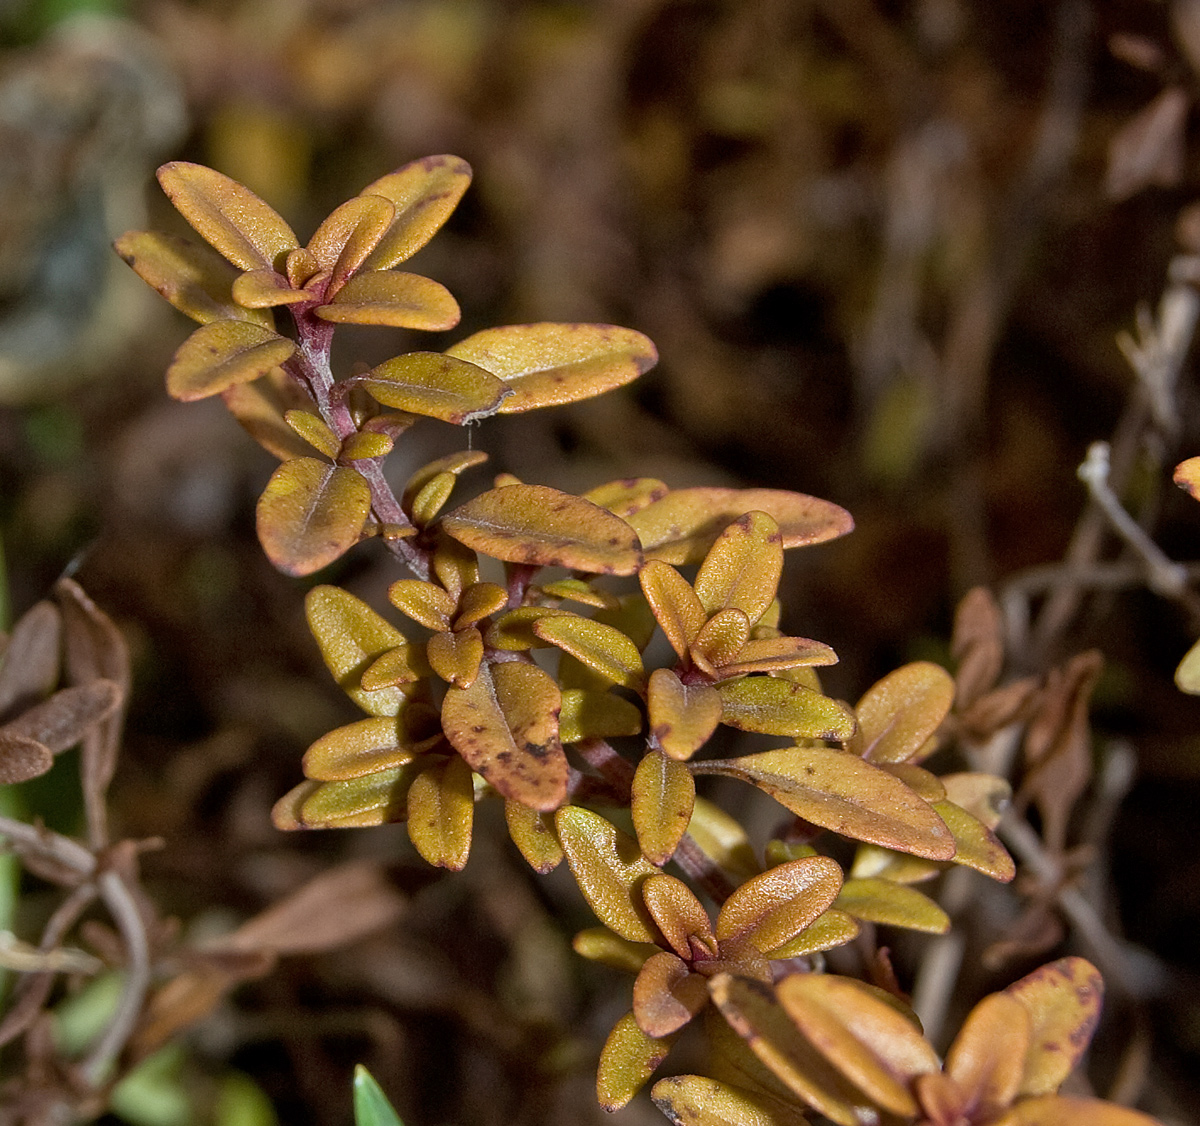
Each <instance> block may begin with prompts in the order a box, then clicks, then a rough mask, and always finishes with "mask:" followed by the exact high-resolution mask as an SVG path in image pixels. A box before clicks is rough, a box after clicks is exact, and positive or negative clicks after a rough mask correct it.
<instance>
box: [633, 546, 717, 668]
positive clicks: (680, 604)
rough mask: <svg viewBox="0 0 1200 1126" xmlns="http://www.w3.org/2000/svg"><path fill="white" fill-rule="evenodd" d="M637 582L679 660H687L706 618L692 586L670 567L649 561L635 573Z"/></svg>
mask: <svg viewBox="0 0 1200 1126" xmlns="http://www.w3.org/2000/svg"><path fill="white" fill-rule="evenodd" d="M638 581H639V582H640V583H641V584H642V593H643V594H644V595H645V598H646V601H647V603H649V605H650V609H651V610H652V611H653V613H654V617H655V619H656V620H657V622H658V624H659V625H660V626H661V627H662V631H663V633H665V634H666V635H667V640H668V641H669V642H670V643H671V648H672V649H674V650H675V652H676V653H677V654H678V655H679V656H680V657H687V656H688V654H689V651H690V649H691V645H692V642H693V641H695V640H696V634H698V633H699V632H700V627H701V626H702V625H704V622H705V620H706V618H707V617H708V615H707V614H705V612H704V607H703V606H701V605H700V599H699V598H697V597H696V592H695V591H694V590H693V589H692V584H691V583H689V582H688V581H687V579H685V578H684V577H683V576H682V575H681V574H680V573H679V572H678V571H676V570H675V568H674V567H672V566H671V565H670V564H668V563H660V562H658V560H656V559H651V560H649V561H648V562H647V563H646V565H645V566H644V567H643V568H642V569H641V571H640V572H638Z"/></svg>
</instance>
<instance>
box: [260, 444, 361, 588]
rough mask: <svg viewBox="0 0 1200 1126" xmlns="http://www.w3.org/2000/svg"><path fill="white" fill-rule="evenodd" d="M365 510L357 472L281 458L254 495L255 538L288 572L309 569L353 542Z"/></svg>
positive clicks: (302, 572) (313, 461) (315, 568)
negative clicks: (258, 495) (260, 493)
mask: <svg viewBox="0 0 1200 1126" xmlns="http://www.w3.org/2000/svg"><path fill="white" fill-rule="evenodd" d="M370 511H371V487H370V486H369V485H368V484H367V482H366V481H365V480H364V479H363V476H362V474H361V473H359V472H358V471H357V470H354V469H348V468H346V467H345V466H342V465H329V464H328V463H327V462H323V461H317V460H316V458H311V457H298V458H294V459H293V460H292V461H285V462H284V463H283V464H282V465H281V466H279V468H278V469H276V470H275V472H274V473H272V474H271V479H270V481H268V482H267V487H266V489H264V490H263V494H262V496H261V497H259V500H258V509H257V513H256V515H257V523H258V539H259V542H260V543H261V544H262V547H263V551H264V552H265V553H266V556H267V558H268V559H269V560H270V561H271V562H272V563H273V564H274V565H275V566H276V567H277V568H278V569H279V570H281V571H283V572H284V573H285V574H288V575H311V574H312V573H313V572H314V571H319V570H320V569H321V568H322V567H326V566H328V565H329V564H330V563H332V562H333V561H334V560H335V559H339V558H340V557H341V556H342V555H344V554H345V553H346V552H347V551H349V550H350V548H352V547H353V546H354V545H355V544H356V543H357V542H358V538H359V536H360V535H361V533H362V529H363V525H364V524H365V523H366V520H367V515H368V514H369V513H370Z"/></svg>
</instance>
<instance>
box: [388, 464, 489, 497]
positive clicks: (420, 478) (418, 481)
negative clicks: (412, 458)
mask: <svg viewBox="0 0 1200 1126" xmlns="http://www.w3.org/2000/svg"><path fill="white" fill-rule="evenodd" d="M487 459H488V455H487V454H485V453H484V452H483V451H482V450H459V451H458V452H457V453H452V454H446V455H445V456H444V457H439V458H435V459H434V460H433V461H431V462H429V463H428V464H426V465H422V466H421V468H420V469H418V470H417V471H416V472H415V473H414V474H413V475H412V476H411V477H410V478H409V479H408V480H407V481H406V482H405V484H404V491H403V493H402V494H401V496H400V503H401V505H403V506H404V508H405V509H406V510H408V509H409V508H410V507H411V505H412V502H413V498H414V497H416V496H417V494H418V493H419V492H420V491H421V490H422V489H424V488H425V486H426V485H428V484H429V482H430V481H432V480H433V479H434V478H435V477H440V476H441V475H442V474H443V473H452V474H454V476H456V477H457V476H458V475H459V474H460V473H463V472H465V471H466V470H468V469H470V468H472V467H473V466H476V465H482V464H483V463H484V462H485V461H487Z"/></svg>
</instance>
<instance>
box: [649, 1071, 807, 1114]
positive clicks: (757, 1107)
mask: <svg viewBox="0 0 1200 1126" xmlns="http://www.w3.org/2000/svg"><path fill="white" fill-rule="evenodd" d="M650 1095H651V1098H652V1099H653V1100H654V1105H655V1106H656V1107H658V1109H659V1110H661V1111H662V1112H663V1114H665V1115H666V1116H667V1118H668V1119H670V1121H671V1122H672V1123H673V1124H674V1126H805V1124H806V1123H807V1121H808V1119H806V1118H805V1117H804V1115H802V1114H801V1113H800V1112H799V1111H797V1110H793V1109H792V1108H791V1107H789V1106H788V1105H787V1104H786V1103H783V1102H780V1101H779V1100H778V1099H775V1098H772V1097H771V1096H769V1095H767V1094H765V1093H764V1092H751V1091H745V1090H742V1089H741V1088H739V1087H734V1086H730V1085H729V1084H726V1083H719V1082H718V1081H717V1080H716V1079H706V1078H705V1077H704V1076H702V1075H673V1076H672V1077H671V1078H670V1079H660V1080H659V1081H658V1082H657V1083H655V1084H654V1089H653V1090H652V1091H651V1093H650Z"/></svg>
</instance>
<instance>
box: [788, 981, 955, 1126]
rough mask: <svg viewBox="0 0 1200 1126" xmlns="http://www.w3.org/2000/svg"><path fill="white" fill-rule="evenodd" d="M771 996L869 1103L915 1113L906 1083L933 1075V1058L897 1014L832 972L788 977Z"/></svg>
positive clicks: (855, 983) (909, 1024) (859, 985)
mask: <svg viewBox="0 0 1200 1126" xmlns="http://www.w3.org/2000/svg"><path fill="white" fill-rule="evenodd" d="M776 992H777V995H778V997H779V1003H780V1004H781V1005H782V1006H783V1008H784V1010H785V1011H786V1012H787V1014H788V1016H789V1017H791V1018H792V1020H793V1021H794V1022H795V1024H796V1026H797V1028H798V1029H799V1030H800V1032H801V1033H802V1034H803V1035H804V1036H805V1038H806V1039H807V1040H808V1041H809V1042H810V1043H811V1044H812V1045H813V1046H814V1047H815V1048H816V1049H817V1050H818V1051H819V1052H820V1053H821V1055H822V1056H824V1057H825V1059H826V1060H828V1061H829V1062H830V1063H831V1064H832V1065H833V1066H834V1067H836V1068H837V1069H838V1071H839V1072H841V1073H842V1075H844V1076H845V1077H846V1078H847V1079H849V1080H850V1081H851V1082H852V1083H853V1084H854V1085H855V1087H857V1088H858V1089H859V1090H861V1091H863V1092H864V1093H865V1094H866V1095H867V1096H868V1097H869V1099H870V1101H871V1102H872V1103H874V1104H875V1105H877V1106H880V1107H882V1108H883V1109H884V1110H888V1111H890V1112H891V1113H893V1114H899V1115H905V1116H909V1115H915V1114H917V1104H916V1103H915V1102H914V1101H913V1097H912V1095H911V1094H910V1093H909V1085H910V1084H911V1082H912V1080H913V1079H914V1078H915V1077H916V1076H918V1075H922V1074H925V1073H928V1072H931V1071H936V1070H937V1069H938V1058H937V1053H936V1052H934V1050H933V1048H932V1047H931V1046H930V1044H929V1042H928V1041H927V1040H926V1039H925V1038H924V1037H923V1036H922V1035H921V1033H920V1032H919V1031H918V1030H917V1027H916V1026H915V1025H914V1024H913V1022H912V1021H910V1020H909V1019H908V1018H907V1017H906V1016H905V1015H904V1014H903V1013H902V1012H900V1011H899V1010H897V1009H896V1008H894V1007H893V1006H892V1005H890V1004H888V1003H887V1002H886V1001H883V1000H880V999H879V998H878V997H877V996H875V994H873V993H872V992H870V991H869V990H868V989H866V988H864V987H863V985H862V983H861V982H859V981H856V980H854V979H853V978H846V977H839V976H837V975H836V974H792V975H791V976H789V977H786V978H784V979H783V980H782V981H781V982H780V983H779V986H778V989H777V991H776Z"/></svg>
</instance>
